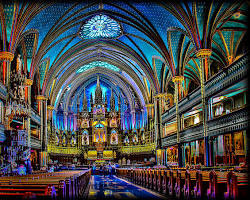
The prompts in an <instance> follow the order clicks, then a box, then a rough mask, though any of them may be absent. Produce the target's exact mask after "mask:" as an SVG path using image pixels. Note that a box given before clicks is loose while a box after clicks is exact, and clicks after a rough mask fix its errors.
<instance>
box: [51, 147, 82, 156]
mask: <svg viewBox="0 0 250 200" xmlns="http://www.w3.org/2000/svg"><path fill="white" fill-rule="evenodd" d="M48 153H56V154H72V155H75V154H80V153H81V152H80V149H78V148H77V147H60V146H55V145H48Z"/></svg>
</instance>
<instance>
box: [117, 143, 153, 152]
mask: <svg viewBox="0 0 250 200" xmlns="http://www.w3.org/2000/svg"><path fill="white" fill-rule="evenodd" d="M153 150H155V143H151V144H145V145H134V146H122V147H121V149H120V151H121V153H124V154H133V153H146V152H151V151H153Z"/></svg>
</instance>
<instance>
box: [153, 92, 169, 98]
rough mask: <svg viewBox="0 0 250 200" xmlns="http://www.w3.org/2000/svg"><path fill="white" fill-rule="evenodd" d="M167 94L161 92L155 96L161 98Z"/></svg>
mask: <svg viewBox="0 0 250 200" xmlns="http://www.w3.org/2000/svg"><path fill="white" fill-rule="evenodd" d="M165 96H166V93H159V94H157V95H155V96H154V97H156V98H161V97H165Z"/></svg>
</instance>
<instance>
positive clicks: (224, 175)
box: [116, 168, 248, 199]
mask: <svg viewBox="0 0 250 200" xmlns="http://www.w3.org/2000/svg"><path fill="white" fill-rule="evenodd" d="M116 172H117V176H119V177H121V178H125V179H127V180H129V181H131V182H133V183H135V184H138V185H141V186H143V187H146V188H149V189H153V190H155V191H158V192H161V193H163V194H165V195H170V196H175V197H177V198H179V199H181V198H185V199H192V198H198V199H203V198H207V199H240V198H246V197H247V192H248V174H247V173H241V172H233V171H227V172H221V171H214V170H210V171H201V170H187V169H184V168H179V169H124V168H123V169H122V168H120V169H117V170H116Z"/></svg>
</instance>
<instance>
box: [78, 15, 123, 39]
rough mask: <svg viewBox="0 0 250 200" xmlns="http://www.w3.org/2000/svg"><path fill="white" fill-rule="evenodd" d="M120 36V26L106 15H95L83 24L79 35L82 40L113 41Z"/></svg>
mask: <svg viewBox="0 0 250 200" xmlns="http://www.w3.org/2000/svg"><path fill="white" fill-rule="evenodd" d="M121 34H122V30H121V25H120V24H119V23H118V22H117V21H115V20H114V19H111V18H110V17H108V16H106V15H102V14H99V15H96V16H94V17H92V18H91V19H90V20H88V21H87V22H86V23H85V24H83V25H82V26H81V28H80V31H79V35H80V37H81V38H82V39H103V38H104V39H114V38H117V37H118V36H120V35H121Z"/></svg>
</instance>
